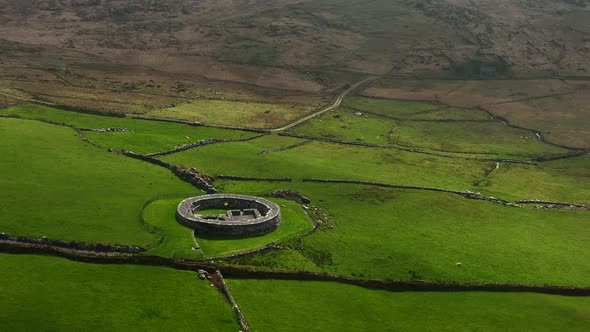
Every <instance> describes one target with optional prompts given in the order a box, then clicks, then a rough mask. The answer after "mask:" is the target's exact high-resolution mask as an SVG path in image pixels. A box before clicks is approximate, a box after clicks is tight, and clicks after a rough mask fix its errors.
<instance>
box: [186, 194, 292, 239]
mask: <svg viewBox="0 0 590 332" xmlns="http://www.w3.org/2000/svg"><path fill="white" fill-rule="evenodd" d="M206 209H226V210H233V209H240V210H241V209H256V210H258V211H259V212H260V216H257V217H256V218H253V219H248V220H232V219H231V218H228V220H218V219H207V218H204V217H202V216H199V215H195V212H198V211H199V210H206ZM176 219H177V220H178V222H179V223H181V224H182V225H184V226H186V227H189V228H192V229H194V230H195V232H196V233H199V234H215V235H231V236H252V235H261V234H266V233H270V232H272V231H274V230H275V229H277V228H278V227H279V225H280V224H281V211H280V208H279V206H278V205H277V204H275V203H273V202H271V201H269V200H266V199H264V198H260V197H254V196H245V195H237V194H214V195H204V196H198V197H191V198H187V199H185V200H183V201H182V202H180V204H179V205H178V209H177V211H176Z"/></svg>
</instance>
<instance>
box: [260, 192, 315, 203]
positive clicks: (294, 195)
mask: <svg viewBox="0 0 590 332" xmlns="http://www.w3.org/2000/svg"><path fill="white" fill-rule="evenodd" d="M269 196H271V197H278V198H284V199H288V200H290V201H294V202H297V203H299V204H309V203H311V200H310V199H309V198H307V197H305V196H303V195H301V194H300V193H298V192H296V191H293V190H289V189H287V190H275V191H273V192H271V193H270V194H269Z"/></svg>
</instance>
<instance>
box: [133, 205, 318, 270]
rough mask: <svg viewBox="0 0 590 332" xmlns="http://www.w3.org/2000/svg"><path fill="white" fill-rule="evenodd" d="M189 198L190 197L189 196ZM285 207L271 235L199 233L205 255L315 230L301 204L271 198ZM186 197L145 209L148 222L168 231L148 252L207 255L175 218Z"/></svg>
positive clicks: (194, 255) (227, 252)
mask: <svg viewBox="0 0 590 332" xmlns="http://www.w3.org/2000/svg"><path fill="white" fill-rule="evenodd" d="M185 197H187V196H185ZM270 199H271V200H272V201H274V202H275V203H277V204H279V206H281V216H282V224H281V226H279V228H278V229H277V230H276V231H274V232H272V233H269V234H266V235H263V236H256V237H248V238H231V237H229V238H228V237H223V236H212V235H196V241H197V243H198V245H199V246H200V247H201V250H202V252H203V255H204V256H205V257H218V256H226V255H230V254H235V253H238V252H240V251H247V250H252V249H257V248H260V247H263V246H265V245H267V244H269V243H272V242H281V241H285V240H287V239H289V238H293V237H296V236H300V235H302V234H303V233H306V232H308V231H310V230H311V229H313V223H312V222H311V221H310V220H309V218H308V217H307V216H306V214H305V212H304V211H303V209H302V208H301V206H299V205H298V204H296V203H294V202H292V201H288V200H284V199H277V198H270ZM181 200H182V198H166V199H162V200H157V201H155V202H153V203H151V204H150V205H149V206H148V207H147V208H146V210H145V214H144V215H145V219H146V222H148V223H149V224H152V225H154V226H157V227H160V228H162V229H163V230H164V231H165V232H166V236H165V238H164V242H163V243H162V245H160V246H158V247H156V248H154V249H153V250H150V251H149V252H148V253H147V254H156V255H161V256H166V257H183V258H186V257H190V258H197V259H198V258H203V257H202V256H200V255H199V253H198V252H196V251H191V248H192V247H194V246H195V243H194V241H193V238H192V230H190V229H188V228H186V227H184V226H182V225H180V224H179V223H178V222H177V221H176V218H175V213H176V207H177V206H178V203H180V201H181Z"/></svg>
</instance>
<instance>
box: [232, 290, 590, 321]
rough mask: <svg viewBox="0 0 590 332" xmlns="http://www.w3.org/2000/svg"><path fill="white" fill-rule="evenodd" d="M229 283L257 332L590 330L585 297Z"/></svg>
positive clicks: (589, 301) (589, 304) (589, 307)
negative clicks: (278, 331) (274, 331)
mask: <svg viewBox="0 0 590 332" xmlns="http://www.w3.org/2000/svg"><path fill="white" fill-rule="evenodd" d="M227 283H228V286H229V288H230V290H231V292H232V293H233V295H234V297H235V299H236V301H237V302H238V303H239V304H240V308H241V309H242V312H243V313H244V315H245V316H246V317H248V323H249V324H250V325H251V327H252V329H253V330H254V331H270V330H280V331H301V330H306V331H423V330H424V331H427V330H437V331H453V332H454V331H491V330H493V331H525V330H526V331H585V330H586V329H587V326H588V324H590V298H588V297H564V296H557V295H544V294H532V293H486V292H455V293H448V292H440V293H435V292H389V291H384V290H370V289H366V288H361V287H357V286H351V285H344V284H338V283H332V282H317V281H285V280H256V279H229V280H228V282H227ZM303 304H305V305H303ZM260 308H264V310H260ZM318 313H321V318H318Z"/></svg>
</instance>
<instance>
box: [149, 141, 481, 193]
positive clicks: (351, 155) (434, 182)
mask: <svg viewBox="0 0 590 332" xmlns="http://www.w3.org/2000/svg"><path fill="white" fill-rule="evenodd" d="M275 137H277V136H275V135H271V136H266V137H264V138H261V139H255V140H251V141H248V142H232V143H223V144H214V145H208V146H203V147H200V148H198V149H192V150H188V151H183V152H180V153H175V154H172V155H168V156H164V157H162V158H161V159H163V160H166V161H168V162H171V163H173V164H176V165H184V166H194V167H196V168H197V169H199V170H204V171H206V172H208V173H211V174H225V175H240V176H251V177H260V176H261V174H262V176H264V177H275V178H279V177H290V178H293V179H302V178H309V177H317V178H329V179H355V180H367V181H381V182H385V183H396V184H406V185H424V186H439V187H448V188H454V189H466V188H468V187H470V186H471V183H473V182H475V181H479V180H481V178H482V177H483V175H484V169H485V168H486V167H490V165H491V163H489V162H479V161H473V160H457V159H451V158H443V157H435V156H427V155H422V154H416V153H410V152H405V151H398V150H389V149H380V148H365V147H355V146H347V145H343V144H332V143H324V142H313V143H310V144H306V145H303V146H300V147H297V148H294V149H290V150H286V151H282V152H278V153H269V154H265V155H259V154H260V152H262V151H265V150H267V146H268V142H270V141H272V140H273V139H274V138H275ZM236 161H239V162H236Z"/></svg>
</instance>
